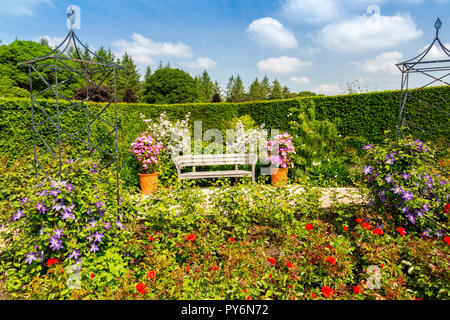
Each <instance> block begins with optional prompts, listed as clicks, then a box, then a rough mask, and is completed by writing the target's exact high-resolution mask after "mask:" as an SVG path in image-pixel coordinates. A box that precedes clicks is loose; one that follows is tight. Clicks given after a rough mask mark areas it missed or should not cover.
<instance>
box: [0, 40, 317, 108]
mask: <svg viewBox="0 0 450 320" xmlns="http://www.w3.org/2000/svg"><path fill="white" fill-rule="evenodd" d="M88 49H89V47H86V48H83V50H81V51H77V50H76V49H75V48H73V47H69V48H68V49H67V51H66V52H64V55H65V56H67V57H69V58H74V59H80V58H81V60H84V61H92V62H95V63H99V62H100V63H101V62H104V61H108V62H111V63H115V64H118V65H120V66H121V67H122V69H121V70H119V71H117V74H116V79H115V80H116V90H117V100H118V101H119V102H128V103H139V102H140V103H156V104H172V103H186V102H221V101H227V102H242V101H254V100H273V99H288V98H294V97H297V96H309V95H315V93H312V92H309V91H302V92H299V93H295V92H291V91H290V90H289V88H288V87H287V86H282V85H281V84H280V82H279V81H278V80H276V79H275V80H273V81H270V80H269V79H268V77H267V76H264V78H263V79H262V80H259V79H258V78H256V79H255V80H254V81H253V82H252V83H251V84H250V86H249V88H248V90H246V88H245V86H244V83H243V81H242V79H241V77H240V75H239V74H237V75H232V76H231V77H230V78H229V79H228V83H227V86H226V88H225V90H223V89H222V88H220V86H219V83H218V82H217V81H216V80H213V79H211V77H210V75H209V74H208V72H207V71H206V70H205V71H203V72H202V73H201V74H198V75H196V76H194V77H192V76H191V75H190V74H189V73H187V72H186V71H184V70H181V69H179V68H172V67H171V66H170V64H167V65H165V66H163V64H162V62H160V64H159V66H158V68H157V69H156V70H154V72H152V70H151V68H150V66H148V67H147V68H146V71H145V74H144V76H143V77H142V79H141V75H140V72H139V70H138V69H137V66H136V64H135V62H134V61H133V58H132V57H131V56H130V55H129V54H128V53H126V52H125V53H124V54H123V55H122V56H121V57H116V56H115V55H114V53H113V52H112V51H111V49H110V48H108V49H106V48H105V47H103V46H101V47H99V48H98V49H97V50H95V51H93V54H91V50H88ZM51 50H52V48H51V47H50V45H49V43H48V42H47V41H46V40H45V39H41V40H40V41H38V42H36V41H24V40H15V41H13V42H11V43H10V44H8V45H7V44H1V43H0V97H2V96H3V97H27V96H29V86H30V81H29V76H28V69H27V68H25V67H24V66H19V65H18V63H20V62H24V61H27V60H30V59H33V58H37V57H40V56H43V55H45V54H47V53H48V52H50V51H51ZM67 63H69V64H70V63H73V64H74V65H76V64H77V62H67ZM78 64H79V63H78ZM65 69H67V68H63V69H62V71H61V75H58V78H60V79H61V80H64V79H67V78H70V73H69V71H67V70H65ZM53 73H54V71H53V70H51V69H48V70H43V71H42V77H43V78H44V79H46V81H48V82H49V83H51V82H52V79H53V77H54V74H53ZM88 77H89V78H90V79H91V80H92V81H93V82H94V83H96V84H97V85H98V84H101V85H100V87H96V86H92V87H91V85H90V84H89V83H88V84H87V83H86V79H85V78H84V77H82V76H79V77H73V79H71V80H70V81H67V83H64V84H63V85H61V87H60V88H59V90H60V91H59V93H60V94H61V95H63V96H65V97H67V98H69V99H79V100H83V99H85V98H86V90H89V92H90V93H93V92H95V93H94V94H91V95H90V100H93V101H107V100H108V97H110V95H111V93H112V90H113V88H114V75H113V74H108V75H107V76H105V75H104V74H103V73H101V72H92V73H90V74H89V75H88ZM32 79H33V92H36V91H38V90H41V91H43V90H45V82H44V81H43V80H42V78H40V77H39V76H38V75H37V74H34V73H33V74H32ZM38 92H39V91H38ZM51 95H52V91H51V90H46V91H43V93H42V97H44V98H46V97H51Z"/></svg>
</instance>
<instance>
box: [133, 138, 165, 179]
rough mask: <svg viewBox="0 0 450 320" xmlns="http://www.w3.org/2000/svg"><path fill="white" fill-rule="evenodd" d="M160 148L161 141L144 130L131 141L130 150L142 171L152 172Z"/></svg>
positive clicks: (155, 165) (154, 170)
mask: <svg viewBox="0 0 450 320" xmlns="http://www.w3.org/2000/svg"><path fill="white" fill-rule="evenodd" d="M162 149H163V145H162V143H160V142H157V141H156V140H155V139H154V138H153V137H152V136H151V135H149V134H148V132H144V133H142V134H141V135H140V136H139V137H137V138H136V140H134V142H133V143H131V149H130V152H131V153H132V154H133V155H134V156H135V157H136V158H137V160H138V161H139V163H140V165H141V167H142V171H143V172H144V173H153V172H156V171H157V168H158V163H159V161H158V160H159V155H160V153H161V150H162Z"/></svg>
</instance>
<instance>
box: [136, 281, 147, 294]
mask: <svg viewBox="0 0 450 320" xmlns="http://www.w3.org/2000/svg"><path fill="white" fill-rule="evenodd" d="M136 290H137V291H139V292H140V293H141V294H144V293H145V284H143V283H142V282H139V283H138V284H137V285H136Z"/></svg>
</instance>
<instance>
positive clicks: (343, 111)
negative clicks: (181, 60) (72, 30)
mask: <svg viewBox="0 0 450 320" xmlns="http://www.w3.org/2000/svg"><path fill="white" fill-rule="evenodd" d="M160 70H163V69H160ZM172 70H174V69H172ZM155 73H156V72H155ZM448 90H449V88H448V87H434V88H427V89H423V90H420V91H417V92H416V95H417V96H418V97H419V98H420V99H424V100H427V101H431V102H433V101H435V102H438V101H440V100H441V99H442V98H441V97H442V96H445V95H448V92H449V91H448ZM398 96H399V92H398V91H385V92H376V93H364V94H352V95H345V96H334V97H322V96H312V97H304V98H298V99H288V100H272V101H252V102H244V103H201V104H200V103H185V104H171V105H149V104H125V103H119V104H118V126H119V132H118V139H119V156H120V159H121V160H120V170H121V176H122V177H123V178H124V180H125V181H126V183H127V184H130V185H133V184H135V183H136V182H137V180H136V178H135V172H133V169H132V168H131V166H132V164H133V163H132V162H133V159H132V158H131V156H130V155H129V151H128V149H129V145H130V143H131V142H132V141H133V140H134V139H135V138H136V137H137V136H138V135H139V134H140V133H141V132H143V131H145V129H146V126H145V124H144V123H143V122H142V120H141V118H140V114H141V113H142V114H144V115H145V116H146V117H147V118H157V117H159V115H160V114H161V113H162V112H164V111H166V112H167V115H168V116H169V118H170V119H173V120H176V119H183V118H184V117H185V115H186V114H187V113H188V112H190V113H191V117H190V125H191V126H192V125H193V122H194V121H202V130H203V131H206V130H208V129H211V128H217V129H219V130H225V129H227V128H229V124H230V122H231V121H232V119H233V118H235V117H241V116H244V115H249V116H250V117H251V118H252V119H253V120H254V121H255V122H256V124H257V125H259V124H262V123H264V124H265V128H266V129H268V130H270V129H272V128H274V129H279V130H280V131H289V133H290V134H291V135H292V136H294V137H295V135H296V134H297V131H296V130H300V129H296V130H293V129H292V128H291V124H290V122H291V121H292V119H293V118H292V116H289V111H288V110H289V109H296V110H298V112H297V113H301V110H304V109H308V108H309V107H308V106H309V104H310V103H311V102H313V103H314V105H315V120H316V121H325V120H328V122H332V123H333V124H334V126H335V127H336V129H337V133H338V135H341V136H342V139H338V141H340V143H341V144H342V145H343V148H344V149H343V152H342V155H343V157H345V158H342V159H338V163H333V164H331V163H330V164H328V165H329V166H331V167H333V168H335V169H333V170H330V168H323V170H322V169H321V170H320V171H319V172H317V174H319V175H320V173H321V172H322V171H323V172H322V173H323V174H325V172H330V174H332V173H333V171H334V172H339V171H341V169H339V168H340V167H341V163H347V164H349V165H352V164H353V163H354V161H355V159H354V158H355V152H356V153H357V155H358V156H360V155H361V154H360V153H361V152H362V146H364V145H365V144H367V143H368V142H372V143H384V138H385V137H388V138H391V139H394V135H395V133H396V130H395V127H396V125H397V116H398V114H397V111H398V110H397V105H398ZM38 101H39V103H40V104H41V106H42V107H43V108H44V110H46V112H47V113H48V114H49V115H54V114H55V107H54V106H55V101H53V100H38ZM59 103H60V107H61V108H62V109H65V108H68V107H70V104H69V103H67V102H65V101H61V100H60V101H59ZM104 107H105V105H104V104H97V103H90V104H89V108H90V110H92V112H94V111H97V112H99V111H100V110H102V109H103V108H104ZM408 108H409V110H410V111H411V112H412V113H414V112H416V111H419V110H422V107H421V106H420V104H416V103H414V102H411V104H409V106H408ZM37 109H38V107H37V106H35V110H37ZM446 110H447V109H446ZM38 111H39V110H38ZM421 112H422V113H421V115H423V116H424V117H425V118H424V119H425V120H424V121H423V122H421V126H422V127H423V128H425V129H430V128H431V126H432V123H433V122H432V121H431V120H433V119H434V120H433V121H444V120H445V119H444V118H442V117H440V116H439V115H438V114H436V115H434V116H433V117H432V118H430V117H429V116H427V114H428V113H426V112H425V111H421ZM102 117H105V119H109V120H113V119H114V109H113V108H108V109H107V110H106V111H105V112H104V113H103V114H102ZM62 118H63V122H64V123H63V126H64V128H65V129H67V130H68V132H75V131H76V130H78V129H81V128H83V126H85V123H86V122H85V121H86V115H85V113H84V114H83V111H82V110H81V109H79V108H75V109H72V110H70V111H67V112H65V113H64V114H63V116H62ZM45 119H46V118H45V116H44V115H43V114H42V112H40V113H39V112H38V113H37V114H36V122H41V121H44V120H45ZM96 122H98V123H95V126H96V128H97V129H96V128H92V130H91V131H92V132H91V136H92V138H93V139H97V141H101V137H103V135H104V134H105V133H106V132H108V131H107V129H108V128H107V127H106V124H104V123H101V121H96ZM30 126H31V114H30V100H29V99H18V98H16V99H6V98H0V150H1V152H2V153H3V154H7V155H8V157H9V159H11V160H12V159H14V157H17V156H18V155H20V154H23V153H25V152H29V151H30V148H31V147H32V145H33V140H32V139H33V138H32V133H31V130H30V129H29V128H30ZM386 129H390V131H387V133H386V134H385V130H386ZM441 130H443V133H442V135H443V136H446V135H445V134H446V133H445V130H448V126H446V127H445V126H444V127H442V128H441ZM54 132H55V130H54V129H52V128H51V126H50V124H49V123H48V122H47V124H46V125H45V126H43V127H42V128H40V133H41V134H42V135H43V136H44V137H46V139H47V141H48V143H49V144H50V143H54V142H55V141H56V140H55V139H56V135H54V136H53V137H51V136H50V134H54ZM447 136H448V134H447ZM80 137H81V138H83V139H85V138H86V131H82V132H81V136H80ZM111 138H112V137H110V139H109V140H108V141H105V142H104V143H105V144H107V143H108V148H110V150H114V148H113V147H114V146H113V145H111V144H110V143H111V141H113V140H111ZM37 142H38V145H39V148H40V150H41V152H42V151H45V146H44V145H43V144H42V143H41V142H40V141H39V139H37ZM69 142H70V143H71V144H74V145H80V142H79V141H77V140H75V139H70V140H69ZM355 150H356V151H355ZM330 160H333V159H331V158H330ZM322 163H325V162H322ZM316 169H318V168H316ZM351 175H352V173H351ZM333 176H334V175H333ZM343 179H344V181H348V178H343Z"/></svg>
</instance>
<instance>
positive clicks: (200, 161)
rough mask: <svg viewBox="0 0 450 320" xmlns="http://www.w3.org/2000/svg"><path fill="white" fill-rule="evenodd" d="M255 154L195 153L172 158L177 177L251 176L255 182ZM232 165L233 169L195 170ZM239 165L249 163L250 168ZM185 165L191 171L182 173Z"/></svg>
mask: <svg viewBox="0 0 450 320" xmlns="http://www.w3.org/2000/svg"><path fill="white" fill-rule="evenodd" d="M257 160H258V159H257V156H256V154H238V153H236V154H233V153H230V154H195V155H186V156H178V157H176V158H174V159H173V162H174V163H175V166H176V167H177V171H178V179H200V178H220V177H225V178H233V177H244V176H251V177H252V182H253V183H255V166H256V162H257ZM219 165H234V170H222V171H196V169H195V168H196V167H200V166H219ZM239 165H251V166H252V170H251V171H247V170H239ZM185 167H192V171H191V172H184V173H182V172H181V170H182V169H183V168H185Z"/></svg>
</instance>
